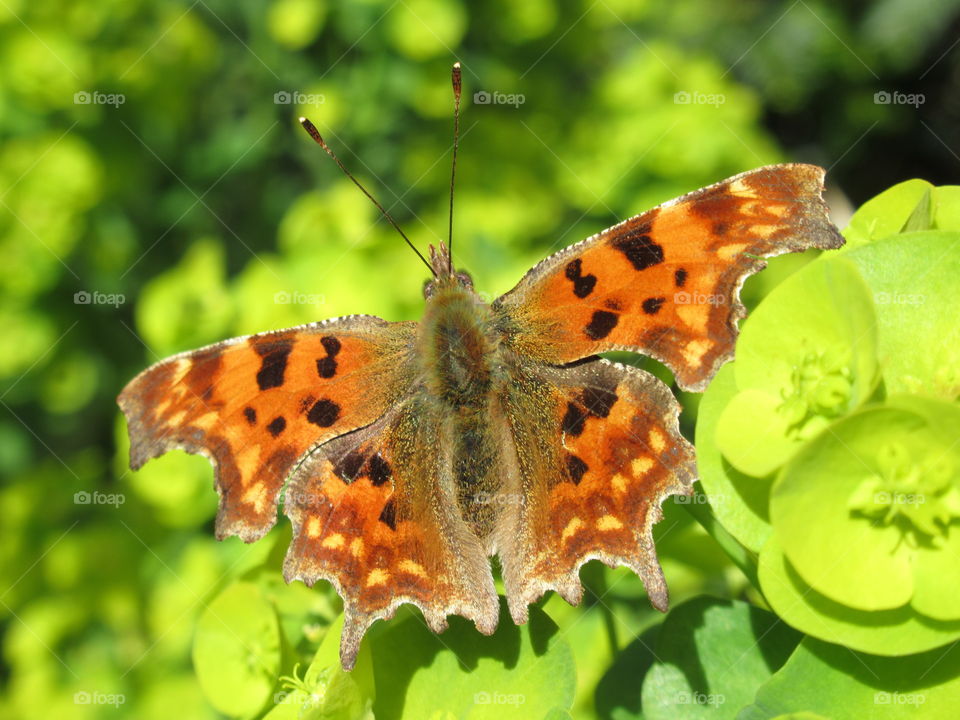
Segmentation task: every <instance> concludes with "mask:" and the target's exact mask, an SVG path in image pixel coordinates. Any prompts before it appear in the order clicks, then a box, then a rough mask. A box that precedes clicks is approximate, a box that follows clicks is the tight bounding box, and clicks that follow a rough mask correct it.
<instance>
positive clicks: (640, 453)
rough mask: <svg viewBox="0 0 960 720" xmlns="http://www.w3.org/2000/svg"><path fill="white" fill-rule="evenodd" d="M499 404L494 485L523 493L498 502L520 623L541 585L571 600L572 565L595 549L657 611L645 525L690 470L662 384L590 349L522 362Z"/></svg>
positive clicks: (683, 487) (690, 458)
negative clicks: (510, 459) (502, 479)
mask: <svg viewBox="0 0 960 720" xmlns="http://www.w3.org/2000/svg"><path fill="white" fill-rule="evenodd" d="M504 402H505V406H506V408H505V409H506V415H507V418H508V422H509V424H510V429H511V432H512V435H513V438H514V443H515V445H516V448H517V450H516V477H515V478H513V479H511V480H509V481H508V486H506V487H505V488H504V492H505V493H507V497H508V498H509V497H510V493H519V497H520V498H521V499H522V502H518V503H509V502H505V503H504V509H505V512H504V513H503V515H501V517H500V519H499V525H498V529H497V537H498V542H499V552H500V558H501V564H502V567H503V580H504V587H505V588H506V592H507V598H508V601H509V605H510V611H511V614H512V615H513V618H514V620H515V621H516V622H518V623H519V622H523V621H525V620H526V618H527V606H528V605H529V604H530V603H532V602H535V601H536V600H537V599H538V598H539V597H540V596H541V595H543V594H544V593H545V592H546V591H547V590H556V591H557V592H559V593H560V595H561V596H563V597H564V598H565V599H567V600H568V601H569V602H571V603H573V604H576V603H578V602H579V601H580V597H581V595H582V587H581V585H580V581H579V578H578V570H579V568H580V566H581V565H582V564H583V563H585V562H586V561H588V560H590V559H594V558H596V559H599V560H601V561H603V562H605V563H606V564H608V565H610V566H617V565H624V566H627V567H629V568H631V569H632V570H633V571H634V572H636V573H637V574H638V575H639V576H640V577H641V578H642V580H643V582H644V585H645V586H646V588H647V592H648V594H649V595H650V598H651V601H652V602H653V604H654V605H655V606H656V607H658V608H660V609H662V610H666V606H667V590H666V584H665V582H664V580H663V574H662V572H661V570H660V566H659V564H658V562H657V556H656V552H655V550H654V546H653V536H652V526H653V524H654V523H656V522H657V521H658V520H659V519H660V517H661V510H660V504H661V503H662V502H663V501H664V500H665V499H666V497H667V496H668V495H673V494H681V495H684V494H690V492H691V487H692V484H693V480H694V478H695V472H696V469H695V464H694V451H693V447H692V446H691V445H690V443H688V442H687V441H686V440H685V439H684V438H683V437H682V436H681V435H680V431H679V428H678V422H677V418H678V416H679V412H680V406H679V404H678V403H677V401H676V400H675V399H674V397H673V395H672V394H671V393H670V391H669V390H668V389H667V387H666V386H665V385H664V384H663V383H662V382H660V381H659V380H658V379H656V378H655V377H654V376H652V375H650V374H649V373H646V372H644V371H642V370H638V369H636V368H632V367H627V366H623V365H617V364H614V363H610V362H607V361H606V360H596V359H594V360H590V361H586V362H582V363H578V364H576V365H573V366H569V367H564V368H556V367H545V366H540V367H535V366H529V367H527V368H526V369H525V371H524V372H523V373H515V374H514V377H513V382H512V385H511V387H510V390H509V393H508V395H507V397H506V398H505V401H504ZM510 484H512V487H510Z"/></svg>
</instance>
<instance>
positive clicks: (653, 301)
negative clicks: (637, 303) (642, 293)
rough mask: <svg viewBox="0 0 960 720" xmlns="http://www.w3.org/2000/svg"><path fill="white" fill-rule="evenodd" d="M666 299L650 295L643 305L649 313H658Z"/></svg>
mask: <svg viewBox="0 0 960 720" xmlns="http://www.w3.org/2000/svg"><path fill="white" fill-rule="evenodd" d="M666 301H667V299H666V298H663V297H650V298H647V299H646V300H644V301H643V303H642V304H641V306H642V307H643V311H644V312H645V313H646V314H647V315H656V314H657V313H658V312H660V308H661V307H663V304H664V303H665V302H666Z"/></svg>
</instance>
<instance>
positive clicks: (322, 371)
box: [317, 335, 341, 379]
mask: <svg viewBox="0 0 960 720" xmlns="http://www.w3.org/2000/svg"><path fill="white" fill-rule="evenodd" d="M320 344H321V345H323V349H324V350H325V351H326V353H327V355H326V357H322V358H317V375H319V376H320V377H322V378H325V379H329V378H332V377H333V376H334V375H336V374H337V361H336V360H335V359H334V356H335V355H336V354H337V353H338V352H340V347H341V345H340V341H339V340H337V339H336V338H335V337H330V336H329V335H326V336H324V337H322V338H320Z"/></svg>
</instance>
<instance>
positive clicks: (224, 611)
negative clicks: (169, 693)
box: [193, 582, 280, 717]
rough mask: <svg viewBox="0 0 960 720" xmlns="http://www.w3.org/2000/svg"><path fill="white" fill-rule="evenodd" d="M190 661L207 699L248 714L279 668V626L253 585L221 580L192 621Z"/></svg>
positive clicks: (259, 704) (237, 714)
mask: <svg viewBox="0 0 960 720" xmlns="http://www.w3.org/2000/svg"><path fill="white" fill-rule="evenodd" d="M196 633H197V634H196V637H195V639H194V642H193V666H194V669H195V670H196V673H197V680H198V682H199V683H200V687H201V688H202V689H203V693H204V695H206V696H207V699H209V701H210V704H211V705H213V706H214V707H215V708H216V709H217V710H219V711H220V712H222V713H224V714H225V715H230V716H233V717H241V716H249V715H253V714H254V713H256V712H257V711H258V710H260V709H261V708H262V707H263V706H264V705H265V704H266V703H267V701H268V700H269V699H270V696H271V692H272V691H273V688H274V684H275V683H276V678H277V674H278V672H279V670H280V627H279V624H278V622H277V615H276V612H275V611H274V609H273V606H272V605H271V604H270V602H269V601H267V599H266V598H265V597H264V596H263V593H262V592H261V591H260V588H258V587H257V586H256V585H254V584H252V583H246V582H237V583H233V584H232V585H229V586H227V588H226V589H225V590H224V591H223V592H222V593H220V594H219V595H218V596H217V597H216V598H214V600H213V602H211V603H210V604H209V605H208V606H207V608H206V610H204V612H203V614H202V615H201V616H200V619H199V620H198V621H197V631H196Z"/></svg>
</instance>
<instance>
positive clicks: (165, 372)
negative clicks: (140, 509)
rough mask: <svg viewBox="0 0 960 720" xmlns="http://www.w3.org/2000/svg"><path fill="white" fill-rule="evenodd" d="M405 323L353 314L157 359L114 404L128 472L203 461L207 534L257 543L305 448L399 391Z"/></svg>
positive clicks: (404, 373) (380, 407)
mask: <svg viewBox="0 0 960 720" xmlns="http://www.w3.org/2000/svg"><path fill="white" fill-rule="evenodd" d="M415 327H416V326H415V324H413V323H388V322H386V321H384V320H380V319H379V318H375V317H372V316H351V317H346V318H338V319H335V320H328V321H326V322H322V323H314V324H311V325H304V326H301V327H296V328H291V329H289V330H280V331H277V332H269V333H262V334H258V335H250V336H246V337H240V338H234V339H232V340H226V341H224V342H221V343H217V344H216V345H211V346H209V347H205V348H201V349H200V350H195V351H193V352H188V353H183V354H181V355H176V356H174V357H171V358H168V359H166V360H164V361H162V362H159V363H157V364H155V365H153V366H151V367H149V368H147V369H146V370H144V371H143V372H142V373H140V374H139V375H138V376H137V377H136V378H134V379H133V380H132V381H131V382H130V383H129V384H128V385H127V386H126V387H125V388H124V390H123V392H122V393H121V394H120V397H119V398H118V402H119V404H120V407H121V409H122V410H123V412H124V415H125V416H126V418H127V425H128V428H129V432H130V438H131V447H130V464H131V467H133V468H134V469H136V468H139V467H140V466H141V465H143V464H144V463H145V462H146V461H147V460H149V459H150V458H153V457H157V456H158V455H161V454H163V453H165V452H167V451H168V450H172V449H182V450H186V451H187V452H190V453H199V454H202V455H205V456H206V457H207V458H208V459H209V460H210V461H211V462H212V463H213V465H214V467H215V469H216V487H217V490H218V492H219V493H220V508H219V511H218V513H217V523H216V529H217V536H218V537H219V538H223V537H227V536H230V535H238V536H240V537H241V538H242V539H243V540H244V541H246V542H251V541H253V540H256V539H258V538H260V537H261V536H263V534H264V533H265V532H267V530H269V529H270V528H271V527H272V526H273V525H274V523H275V522H276V515H277V508H276V504H277V500H278V494H279V492H280V489H281V487H282V485H283V482H284V480H285V479H286V478H287V476H288V475H289V474H290V472H291V471H292V470H293V468H294V467H296V465H297V463H298V462H299V461H300V460H301V459H302V458H303V457H304V456H305V455H306V454H307V453H308V452H309V451H310V450H311V449H312V448H313V447H315V446H316V445H317V444H319V443H321V442H323V441H325V440H328V439H330V438H332V437H336V436H337V435H341V434H343V433H345V432H348V431H350V430H353V429H355V428H358V427H361V426H363V425H367V424H369V423H371V422H373V421H374V420H376V419H377V418H378V417H380V416H381V415H383V414H384V413H385V412H386V411H387V409H388V408H389V407H390V405H391V404H392V403H394V402H396V400H397V399H398V398H399V397H400V396H401V395H402V394H403V393H404V392H405V391H406V388H407V385H408V383H409V377H408V376H409V367H410V355H411V344H412V338H413V334H414V332H415Z"/></svg>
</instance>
